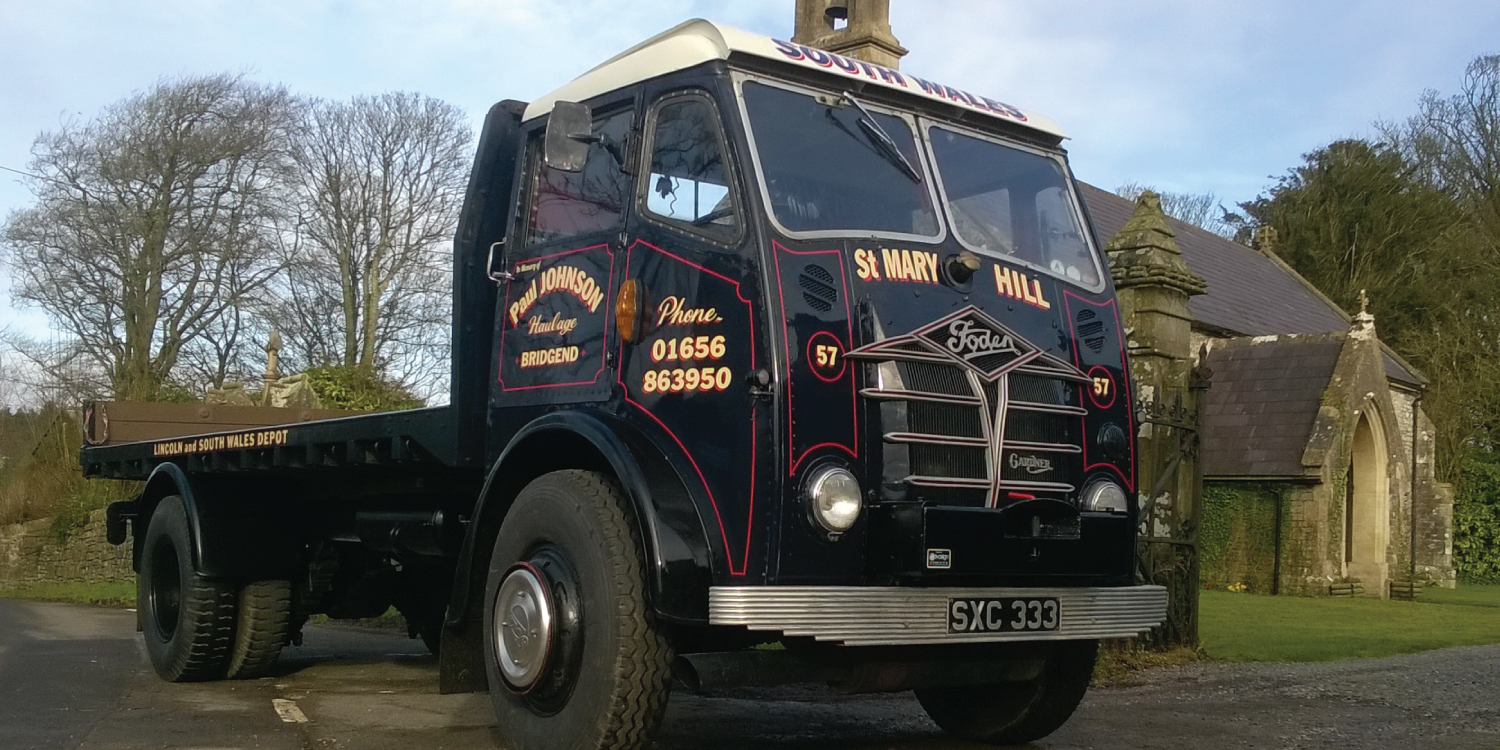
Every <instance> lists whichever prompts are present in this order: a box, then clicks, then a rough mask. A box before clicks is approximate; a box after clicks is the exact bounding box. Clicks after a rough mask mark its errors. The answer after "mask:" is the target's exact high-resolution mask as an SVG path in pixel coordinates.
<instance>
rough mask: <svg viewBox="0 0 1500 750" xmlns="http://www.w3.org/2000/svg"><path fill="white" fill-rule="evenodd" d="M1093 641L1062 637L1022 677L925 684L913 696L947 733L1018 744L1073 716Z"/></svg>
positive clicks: (1093, 653) (1094, 651) (1089, 669)
mask: <svg viewBox="0 0 1500 750" xmlns="http://www.w3.org/2000/svg"><path fill="white" fill-rule="evenodd" d="M1098 654H1099V642H1098V641H1061V642H1058V643H1056V644H1054V645H1053V650H1052V655H1051V656H1049V657H1048V658H1047V666H1046V667H1044V668H1043V670H1042V673H1041V674H1040V675H1038V676H1037V677H1035V678H1034V679H1031V680H1028V681H1026V682H1014V683H1001V684H996V685H975V686H972V687H951V688H925V689H920V690H917V700H918V701H920V702H921V704H922V708H923V710H925V711H926V712H927V715H928V716H930V717H932V720H933V721H935V722H937V725H938V726H940V727H942V728H943V730H944V731H946V732H948V733H949V734H952V735H955V736H958V737H962V738H964V739H966V740H974V741H976V742H988V743H990V744H994V745H1019V744H1022V743H1026V742H1031V741H1033V740H1038V739H1041V738H1043V737H1046V736H1047V735H1049V734H1052V733H1053V732H1055V731H1057V728H1058V727H1061V726H1062V725H1063V723H1064V722H1066V721H1067V720H1068V717H1070V716H1072V715H1073V711H1074V709H1076V708H1078V703H1079V702H1080V701H1082V700H1083V694H1084V693H1085V692H1087V691H1088V688H1089V680H1090V678H1092V677H1093V675H1094V659H1095V658H1096V657H1097V656H1098Z"/></svg>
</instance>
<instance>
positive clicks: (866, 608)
mask: <svg viewBox="0 0 1500 750" xmlns="http://www.w3.org/2000/svg"><path fill="white" fill-rule="evenodd" d="M1043 597H1046V598H1056V599H1057V603H1058V608H1059V609H1060V620H1059V623H1058V628H1057V630H1049V631H1041V632H1038V631H1020V632H1017V631H1010V632H987V633H949V632H948V602H949V600H950V599H965V598H967V599H999V598H1027V599H1032V598H1043ZM1166 617H1167V590H1166V589H1165V588H1164V587H1161V586H1122V587H1115V588H956V587H955V588H944V587H935V588H908V587H896V586H714V587H711V588H710V589H709V590H708V621H709V623H710V624H712V625H743V626H745V627H747V628H749V629H751V630H757V631H774V632H779V633H782V634H783V635H789V636H810V637H812V638H815V639H817V640H819V641H830V642H834V643H842V644H845V645H849V646H904V645H915V644H941V643H989V642H1004V641H1062V640H1080V639H1092V638H1129V637H1131V636H1135V635H1140V634H1141V633H1144V632H1146V631H1148V630H1150V629H1151V628H1153V627H1155V626H1157V625H1159V624H1161V623H1162V621H1163V620H1165V619H1166Z"/></svg>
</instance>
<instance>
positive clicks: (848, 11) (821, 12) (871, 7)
mask: <svg viewBox="0 0 1500 750" xmlns="http://www.w3.org/2000/svg"><path fill="white" fill-rule="evenodd" d="M792 41H794V42H797V43H798V44H806V45H808V46H809V47H817V48H818V49H824V50H828V51H829V52H837V53H838V54H840V55H844V56H846V57H852V58H854V59H856V60H864V61H865V62H869V63H875V64H876V65H882V66H885V67H887V68H891V69H895V68H898V67H900V66H901V58H902V57H904V56H905V55H906V52H907V49H906V48H905V47H902V46H901V43H900V42H897V41H896V37H895V35H894V34H892V33H891V0H797V26H796V31H795V33H794V34H793V35H792Z"/></svg>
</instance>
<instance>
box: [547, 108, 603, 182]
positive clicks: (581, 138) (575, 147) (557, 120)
mask: <svg viewBox="0 0 1500 750" xmlns="http://www.w3.org/2000/svg"><path fill="white" fill-rule="evenodd" d="M593 122H594V115H593V113H592V112H590V111H589V105H587V104H579V103H578V102H557V103H556V104H554V105H552V114H551V115H549V116H548V118H547V136H546V140H545V142H543V144H542V159H543V161H545V162H546V163H547V166H548V167H549V168H551V169H560V170H562V171H564V172H581V171H583V165H584V163H586V162H587V161H588V160H589V144H591V143H593V142H594V141H596V140H598V139H597V138H596V137H595V136H594V133H593Z"/></svg>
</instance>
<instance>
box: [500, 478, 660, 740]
mask: <svg viewBox="0 0 1500 750" xmlns="http://www.w3.org/2000/svg"><path fill="white" fill-rule="evenodd" d="M641 559H642V558H641V543H640V538H639V534H638V533H637V531H636V526H635V524H634V521H633V519H632V514H631V509H630V506H629V505H628V502H627V500H626V499H625V497H624V495H623V494H622V493H621V492H620V490H619V488H618V487H617V486H615V484H614V483H613V482H611V481H610V480H609V479H608V478H606V477H604V476H602V475H600V474H597V473H594V472H586V471H559V472H554V473H552V474H547V475H545V476H543V477H541V478H539V479H537V480H535V481H533V482H532V483H531V484H529V485H527V486H526V488H525V489H523V490H522V491H521V494H520V495H519V496H518V497H517V498H516V501H515V504H514V505H513V506H512V507H511V509H510V512H509V513H507V514H506V517H505V521H504V522H503V523H502V525H501V527H500V534H499V536H498V538H497V539H496V540H495V548H494V553H493V555H492V557H491V558H490V570H489V577H488V581H487V584H486V589H485V600H484V601H485V608H484V632H485V634H486V635H485V638H484V651H485V664H486V673H487V677H488V679H489V686H490V700H491V703H492V704H493V706H494V709H495V715H496V718H497V719H498V723H499V727H500V732H501V733H502V734H503V735H504V736H505V740H506V743H505V744H507V745H508V746H512V747H522V748H528V750H530V749H532V748H538V749H540V748H558V749H563V748H566V749H568V750H595V749H596V748H622V749H628V748H643V747H646V746H647V745H649V744H650V742H651V736H652V734H653V733H654V732H655V730H656V726H657V724H658V723H660V721H661V716H662V713H663V712H664V711H665V710H666V705H667V696H668V693H669V690H670V687H671V671H670V665H671V662H672V654H671V648H670V646H669V645H668V643H667V640H666V638H665V637H664V636H663V635H662V633H661V632H660V631H659V630H658V628H657V626H656V624H655V621H654V618H653V616H652V613H651V611H650V610H649V608H648V607H647V604H646V598H645V590H644V589H645V586H644V576H643V575H642V569H641V568H642V564H641Z"/></svg>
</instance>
